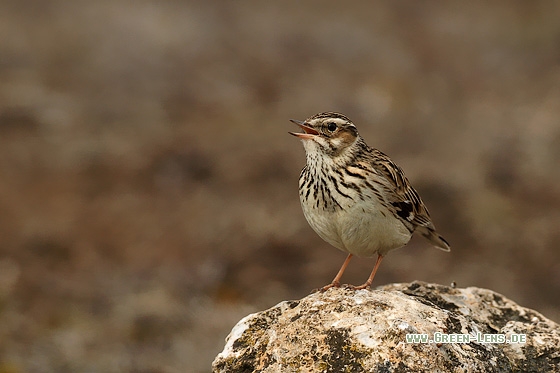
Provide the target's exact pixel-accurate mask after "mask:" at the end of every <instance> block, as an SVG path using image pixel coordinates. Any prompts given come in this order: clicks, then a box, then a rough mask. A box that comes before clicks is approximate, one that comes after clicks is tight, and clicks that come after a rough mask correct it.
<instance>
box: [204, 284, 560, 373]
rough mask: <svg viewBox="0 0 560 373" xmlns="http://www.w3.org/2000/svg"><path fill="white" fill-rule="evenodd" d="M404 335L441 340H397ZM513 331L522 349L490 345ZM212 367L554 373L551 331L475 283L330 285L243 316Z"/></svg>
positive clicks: (559, 331) (556, 348)
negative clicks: (360, 287) (461, 286)
mask: <svg viewBox="0 0 560 373" xmlns="http://www.w3.org/2000/svg"><path fill="white" fill-rule="evenodd" d="M413 333H416V334H427V336H428V338H429V339H432V340H434V339H435V338H436V337H441V338H446V337H447V338H448V340H447V342H446V341H445V340H436V341H434V342H428V343H407V337H406V336H407V334H409V335H410V334H413ZM437 333H443V334H441V335H440V334H437ZM522 334H524V335H525V336H526V341H525V343H506V342H504V341H502V340H500V338H507V339H508V341H510V340H511V339H512V338H516V337H517V338H521V337H520V336H519V335H522ZM453 335H454V336H455V337H453ZM469 335H470V336H472V339H470V341H467V340H466V338H471V337H469ZM500 335H503V337H502V336H500ZM477 337H478V338H479V339H478V340H477V339H476V338H477ZM451 338H455V340H453V342H455V343H450V342H451ZM460 338H462V339H460ZM484 338H486V339H484ZM459 342H461V343H459ZM212 367H213V372H247V373H248V372H263V373H264V372H387V373H388V372H560V327H559V325H558V324H556V323H554V322H553V321H551V320H548V319H547V318H545V317H544V316H542V315H541V314H539V313H538V312H536V311H533V310H530V309H527V308H523V307H521V306H519V305H517V304H516V303H514V302H512V301H511V300H509V299H507V298H505V297H504V296H503V295H500V294H497V293H495V292H493V291H490V290H486V289H480V288H475V287H469V288H465V289H458V288H451V287H447V286H442V285H435V284H427V283H422V282H413V283H410V284H391V285H386V286H382V287H379V288H377V289H375V290H358V291H354V290H349V289H344V288H338V289H337V288H332V289H329V290H327V291H326V292H324V293H313V294H311V295H309V296H307V297H305V298H303V299H301V300H298V301H285V302H281V303H279V304H278V305H276V306H274V307H272V308H270V309H268V310H266V311H262V312H258V313H255V314H251V315H249V316H246V317H245V318H243V319H242V320H241V321H239V323H238V324H237V325H236V326H235V327H234V328H233V330H232V331H231V333H230V335H229V336H228V337H227V340H226V346H225V348H224V350H223V351H222V352H221V353H220V354H218V356H217V357H216V359H215V360H214V363H213V365H212Z"/></svg>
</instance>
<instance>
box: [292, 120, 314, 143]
mask: <svg viewBox="0 0 560 373" xmlns="http://www.w3.org/2000/svg"><path fill="white" fill-rule="evenodd" d="M290 122H292V123H295V124H297V125H298V126H300V128H301V129H302V130H303V131H304V132H290V135H294V136H296V137H299V138H300V139H312V138H313V137H315V136H317V135H318V134H319V132H317V131H315V129H313V128H312V127H310V126H308V125H307V123H305V122H302V121H301V120H295V119H290Z"/></svg>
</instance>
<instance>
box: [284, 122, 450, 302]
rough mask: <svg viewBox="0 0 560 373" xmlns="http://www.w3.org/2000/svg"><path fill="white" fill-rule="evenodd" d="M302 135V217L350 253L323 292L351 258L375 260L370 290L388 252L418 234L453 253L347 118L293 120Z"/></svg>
mask: <svg viewBox="0 0 560 373" xmlns="http://www.w3.org/2000/svg"><path fill="white" fill-rule="evenodd" d="M291 122H293V123H295V124H297V125H298V126H299V127H300V128H301V129H302V130H303V132H298V133H296V132H290V133H291V134H292V135H294V136H297V137H298V138H300V139H301V140H302V142H303V146H304V148H305V154H306V159H307V164H306V165H305V167H304V168H303V170H302V171H301V174H300V177H299V196H300V201H301V206H302V209H303V214H304V215H305V218H306V219H307V221H308V223H309V225H311V228H313V230H315V232H317V234H318V235H319V236H320V237H321V238H322V239H323V240H325V241H327V242H328V243H330V244H331V245H333V246H334V247H336V248H337V249H339V250H342V251H344V252H346V253H348V256H347V257H346V260H345V261H344V263H343V264H342V267H341V268H340V270H339V271H338V273H337V275H336V276H335V278H334V280H333V281H332V282H331V283H330V284H329V285H326V286H324V287H323V288H322V289H321V291H325V290H327V289H329V288H331V287H339V286H340V278H341V277H342V274H343V273H344V270H345V269H346V267H347V266H348V263H349V262H350V259H351V258H352V256H353V255H356V256H360V257H372V256H374V255H376V254H377V261H376V262H375V266H374V267H373V271H372V272H371V274H370V276H369V278H368V279H367V281H366V282H365V283H364V284H363V285H360V286H352V288H353V289H364V288H369V287H370V285H371V283H372V282H373V279H374V277H375V273H376V272H377V269H378V268H379V265H380V264H381V260H382V259H383V257H384V256H385V255H387V253H388V252H389V251H391V250H393V249H397V248H399V247H402V246H404V245H406V244H407V243H408V242H409V241H410V239H411V237H412V234H413V233H414V232H418V233H420V234H421V235H422V236H424V237H426V238H427V239H428V240H429V241H430V242H431V243H432V244H433V245H434V246H435V247H437V248H438V249H441V250H444V251H449V250H450V247H449V244H448V243H447V241H446V240H445V239H444V238H443V237H442V236H441V235H439V234H438V233H437V232H436V230H435V227H434V224H433V223H432V220H431V219H430V214H429V213H428V209H427V208H426V206H425V205H424V202H422V199H421V198H420V196H419V195H418V193H417V192H416V190H415V189H414V188H413V187H412V185H410V182H409V181H408V179H407V178H406V176H405V175H404V172H403V170H402V169H401V168H400V167H399V166H397V165H396V164H395V163H394V162H393V161H392V160H391V158H389V157H388V156H387V155H385V154H384V153H382V152H381V151H379V150H377V149H374V148H370V147H369V146H368V145H367V144H366V143H365V141H364V140H363V139H362V137H361V136H360V135H359V134H358V129H357V128H356V126H355V125H354V123H352V121H351V120H350V119H348V117H346V116H345V115H343V114H340V113H335V112H326V113H320V114H317V115H314V116H312V117H310V118H308V119H307V120H305V121H303V122H302V121H298V120H291Z"/></svg>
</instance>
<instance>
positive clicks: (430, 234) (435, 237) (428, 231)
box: [419, 227, 451, 251]
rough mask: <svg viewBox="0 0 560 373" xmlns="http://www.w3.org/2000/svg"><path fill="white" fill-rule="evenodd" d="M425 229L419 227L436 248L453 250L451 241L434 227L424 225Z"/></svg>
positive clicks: (421, 232)
mask: <svg viewBox="0 0 560 373" xmlns="http://www.w3.org/2000/svg"><path fill="white" fill-rule="evenodd" d="M423 228H424V229H419V231H420V232H419V233H420V234H421V235H422V236H424V237H426V239H427V240H428V241H430V242H431V243H432V244H433V245H434V246H435V247H436V248H438V249H440V250H443V251H451V246H450V245H449V242H447V241H446V240H445V238H443V237H442V236H441V235H440V234H439V233H438V232H436V231H435V230H434V229H433V228H430V227H423Z"/></svg>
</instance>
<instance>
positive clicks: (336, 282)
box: [319, 254, 352, 292]
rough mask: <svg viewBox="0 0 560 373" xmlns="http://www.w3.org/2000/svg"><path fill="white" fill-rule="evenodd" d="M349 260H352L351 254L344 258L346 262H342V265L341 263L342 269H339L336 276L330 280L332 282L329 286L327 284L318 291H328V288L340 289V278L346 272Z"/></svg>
mask: <svg viewBox="0 0 560 373" xmlns="http://www.w3.org/2000/svg"><path fill="white" fill-rule="evenodd" d="M350 259H352V254H348V256H347V257H346V260H345V261H344V263H342V267H340V270H339V271H338V273H337V274H336V276H335V278H334V280H332V282H331V283H330V284H328V285H327V286H323V287H322V288H321V289H320V290H319V291H321V292H323V291H325V290H328V289H330V288H338V287H340V278H341V277H342V274H343V273H344V271H345V270H346V267H348V263H350Z"/></svg>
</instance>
